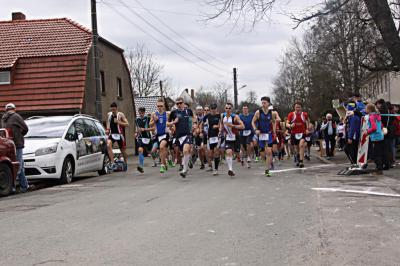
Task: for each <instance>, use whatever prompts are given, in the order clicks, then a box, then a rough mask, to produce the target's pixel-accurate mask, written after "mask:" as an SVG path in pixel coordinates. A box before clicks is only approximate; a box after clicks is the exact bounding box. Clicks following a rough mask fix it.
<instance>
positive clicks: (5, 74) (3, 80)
mask: <svg viewBox="0 0 400 266" xmlns="http://www.w3.org/2000/svg"><path fill="white" fill-rule="evenodd" d="M10 83H11V77H10V71H0V85H2V84H10Z"/></svg>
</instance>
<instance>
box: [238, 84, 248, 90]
mask: <svg viewBox="0 0 400 266" xmlns="http://www.w3.org/2000/svg"><path fill="white" fill-rule="evenodd" d="M246 87H247V84H244V85H242V86H241V87H240V88H239V91H240V90H241V89H243V88H246Z"/></svg>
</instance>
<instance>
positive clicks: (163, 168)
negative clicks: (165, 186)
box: [160, 165, 167, 174]
mask: <svg viewBox="0 0 400 266" xmlns="http://www.w3.org/2000/svg"><path fill="white" fill-rule="evenodd" d="M165 171H167V167H165V165H161V167H160V173H162V174H163V173H165Z"/></svg>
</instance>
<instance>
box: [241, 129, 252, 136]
mask: <svg viewBox="0 0 400 266" xmlns="http://www.w3.org/2000/svg"><path fill="white" fill-rule="evenodd" d="M250 134H251V130H243V136H245V137H247V136H250Z"/></svg>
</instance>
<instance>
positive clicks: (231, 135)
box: [226, 134, 236, 141]
mask: <svg viewBox="0 0 400 266" xmlns="http://www.w3.org/2000/svg"><path fill="white" fill-rule="evenodd" d="M226 140H228V141H235V140H236V136H235V135H233V134H229V135H227V136H226Z"/></svg>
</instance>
